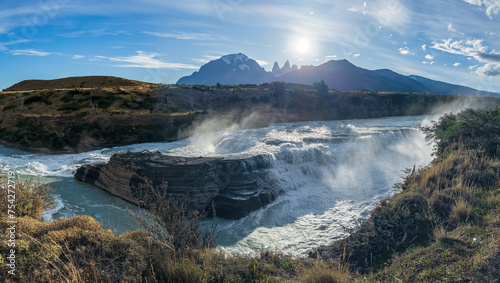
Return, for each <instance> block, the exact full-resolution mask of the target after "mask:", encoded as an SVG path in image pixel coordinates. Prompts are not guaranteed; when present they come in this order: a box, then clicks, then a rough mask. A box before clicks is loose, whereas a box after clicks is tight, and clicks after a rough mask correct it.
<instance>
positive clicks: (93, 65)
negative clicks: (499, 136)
mask: <svg viewBox="0 0 500 283" xmlns="http://www.w3.org/2000/svg"><path fill="white" fill-rule="evenodd" d="M239 52H242V53H244V54H246V55H247V56H249V57H250V58H253V59H255V60H257V61H258V62H259V63H260V64H261V65H262V66H263V67H264V68H266V69H267V70H271V68H272V65H273V63H274V61H277V62H278V63H279V64H280V66H282V65H283V64H284V63H285V61H286V60H290V63H291V64H297V65H298V66H299V67H300V66H301V65H319V64H321V63H324V62H326V61H328V60H332V59H336V60H338V59H348V60H349V61H351V62H352V63H354V64H355V65H357V66H360V67H363V68H368V69H382V68H388V69H392V70H394V71H396V72H399V73H402V74H405V75H410V74H413V75H421V76H425V77H428V78H431V79H436V80H442V81H446V82H450V83H456V84H462V85H467V86H471V87H475V88H478V89H482V90H489V91H497V92H500V0H446V1H444V0H421V1H417V0H406V1H399V0H372V1H370V0H365V1H352V0H350V1H343V0H336V1H327V0H288V1H284V0H279V1H278V0H275V1H258V0H254V1H250V0H197V1H194V0H184V1H170V0H141V1H139V0H137V1H133V0H120V1H115V0H99V1H98V0H37V1H30V0H26V1H2V2H1V3H0V89H3V88H6V87H8V86H10V85H12V84H14V83H16V82H19V81H21V80H25V79H55V78H62V77H69V76H84V75H112V76H119V77H125V78H129V79H136V80H141V81H148V82H162V83H175V82H176V81H177V80H178V79H179V78H180V77H182V76H185V75H189V74H191V73H192V72H194V71H196V70H197V69H198V68H199V67H200V66H201V65H203V64H204V63H206V62H208V61H209V60H213V59H217V58H219V57H221V56H222V55H226V54H231V53H239Z"/></svg>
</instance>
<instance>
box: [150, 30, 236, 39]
mask: <svg viewBox="0 0 500 283" xmlns="http://www.w3.org/2000/svg"><path fill="white" fill-rule="evenodd" d="M142 33H144V34H149V35H152V36H157V37H165V38H176V39H184V40H227V38H225V37H223V36H219V35H213V34H208V33H188V32H177V33H162V32H151V31H143V32H142Z"/></svg>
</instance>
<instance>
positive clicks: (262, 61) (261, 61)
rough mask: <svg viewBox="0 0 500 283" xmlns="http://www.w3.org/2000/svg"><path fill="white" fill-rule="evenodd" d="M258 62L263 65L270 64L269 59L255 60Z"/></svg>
mask: <svg viewBox="0 0 500 283" xmlns="http://www.w3.org/2000/svg"><path fill="white" fill-rule="evenodd" d="M255 61H256V62H257V63H259V65H261V66H267V65H269V62H267V61H264V60H255Z"/></svg>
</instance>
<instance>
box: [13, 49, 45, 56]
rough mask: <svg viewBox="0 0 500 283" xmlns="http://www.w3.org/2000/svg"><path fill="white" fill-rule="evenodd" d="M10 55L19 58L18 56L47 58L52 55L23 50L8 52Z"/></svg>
mask: <svg viewBox="0 0 500 283" xmlns="http://www.w3.org/2000/svg"><path fill="white" fill-rule="evenodd" d="M9 53H10V54H12V55H15V56H19V55H25V56H42V57H43V56H49V55H51V54H53V53H50V52H44V51H36V50H33V49H23V50H10V51H9Z"/></svg>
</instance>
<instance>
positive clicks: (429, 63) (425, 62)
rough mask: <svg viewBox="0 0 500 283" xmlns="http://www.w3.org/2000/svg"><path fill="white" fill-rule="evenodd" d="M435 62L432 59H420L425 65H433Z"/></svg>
mask: <svg viewBox="0 0 500 283" xmlns="http://www.w3.org/2000/svg"><path fill="white" fill-rule="evenodd" d="M435 63H436V62H434V61H422V64H426V65H431V66H432V65H434V64H435Z"/></svg>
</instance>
